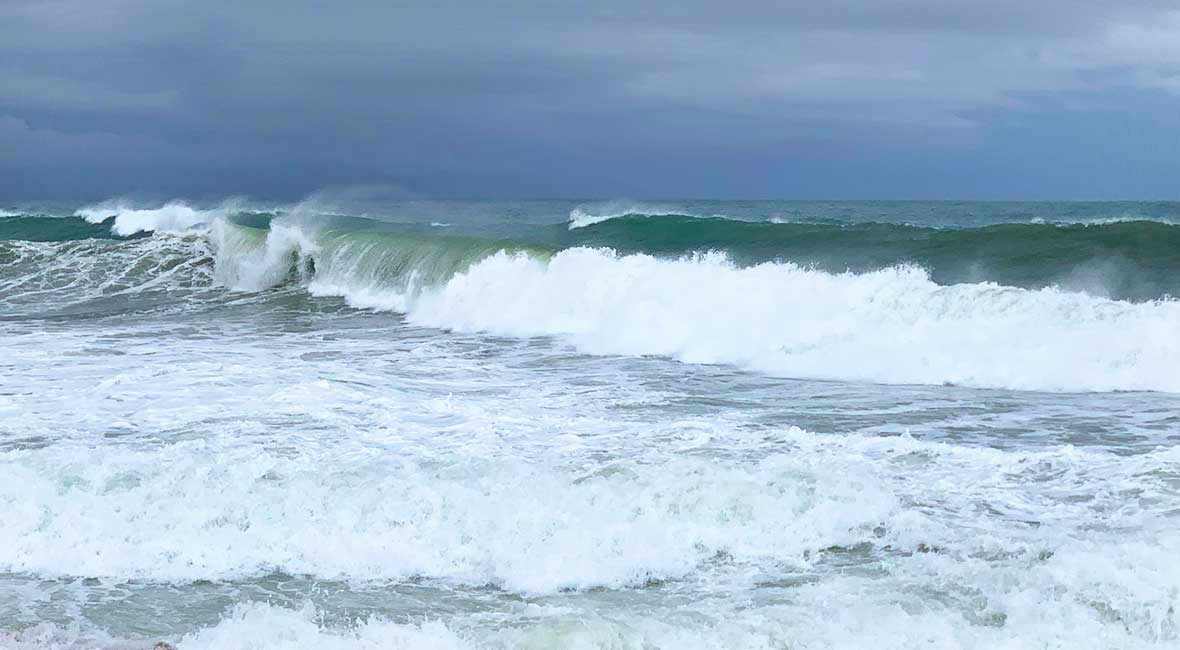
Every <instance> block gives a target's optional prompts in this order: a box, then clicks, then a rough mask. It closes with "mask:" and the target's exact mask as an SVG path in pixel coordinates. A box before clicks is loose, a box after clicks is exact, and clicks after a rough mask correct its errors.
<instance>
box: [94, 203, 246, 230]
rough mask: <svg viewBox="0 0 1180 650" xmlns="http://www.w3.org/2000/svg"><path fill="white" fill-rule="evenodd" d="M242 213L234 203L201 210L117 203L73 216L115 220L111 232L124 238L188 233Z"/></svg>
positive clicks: (173, 205)
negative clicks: (149, 234)
mask: <svg viewBox="0 0 1180 650" xmlns="http://www.w3.org/2000/svg"><path fill="white" fill-rule="evenodd" d="M241 210H242V206H241V205H240V204H237V203H232V202H231V203H225V204H222V205H220V206H217V207H215V208H210V209H198V208H194V207H192V206H191V205H189V204H188V203H186V202H184V201H178V200H174V201H169V202H168V203H165V204H164V205H162V206H160V207H155V208H140V207H136V206H134V205H131V204H130V203H126V202H123V201H118V200H116V201H113V202H104V203H98V204H95V205H90V206H86V207H84V208H80V209H78V211H77V212H75V213H74V215H75V216H78V217H81V218H83V219H85V220H86V221H89V222H90V223H103V222H105V221H107V220H109V219H113V220H114V221H113V223H112V225H111V231H112V232H113V233H115V234H116V235H120V236H124V237H125V236H128V235H133V234H135V233H139V232H179V231H183V230H189V229H191V228H193V227H195V226H200V225H206V224H210V223H212V222H214V221H216V220H218V219H221V218H224V217H226V216H229V215H231V214H234V213H236V212H240V211H241Z"/></svg>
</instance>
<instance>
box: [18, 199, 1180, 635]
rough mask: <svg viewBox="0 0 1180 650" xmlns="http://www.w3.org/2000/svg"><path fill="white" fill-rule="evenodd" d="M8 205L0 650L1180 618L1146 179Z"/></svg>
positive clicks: (935, 630)
mask: <svg viewBox="0 0 1180 650" xmlns="http://www.w3.org/2000/svg"><path fill="white" fill-rule="evenodd" d="M7 212H8V213H11V216H8V217H4V218H0V238H2V240H0V646H4V647H15V648H89V647H98V648H150V647H152V646H153V644H155V643H156V642H158V641H166V642H168V643H171V644H173V645H175V646H177V647H179V648H184V649H187V648H239V647H250V648H271V647H274V648H301V647H306V648H384V647H393V648H418V647H444V648H449V647H453V648H554V647H570V648H637V649H638V648H914V647H939V648H942V647H950V648H997V647H1004V648H1071V649H1072V648H1174V647H1177V645H1178V644H1180V565H1178V564H1177V562H1176V557H1177V554H1178V552H1180V448H1178V443H1180V370H1178V368H1180V303H1177V302H1176V301H1175V300H1173V299H1172V298H1171V296H1172V295H1175V294H1177V293H1180V292H1178V291H1177V289H1180V282H1178V278H1180V258H1178V256H1180V252H1177V251H1180V246H1172V245H1171V244H1172V243H1180V226H1176V225H1172V223H1173V221H1174V220H1176V219H1177V217H1178V216H1180V207H1178V206H1176V205H1175V204H1134V203H1132V204H940V203H916V204H904V203H902V204H865V203H852V204H839V203H837V204H799V203H765V204H762V203H749V204H729V203H708V204H700V203H697V204H693V203H680V204H676V203H666V204H648V205H636V204H625V205H624V204H618V203H616V204H613V205H605V204H581V205H579V204H577V203H575V202H570V203H561V202H549V203H455V204H423V203H411V204H397V205H386V206H380V207H379V208H372V207H371V209H369V210H364V211H362V210H356V209H352V210H342V209H340V210H328V209H326V208H324V207H323V206H316V207H315V208H314V209H313V208H311V207H309V206H306V205H300V206H243V205H241V204H235V205H229V204H226V205H220V206H196V207H194V206H191V205H188V204H181V203H172V204H168V205H163V206H160V205H155V206H150V205H146V206H129V205H125V204H123V205H120V204H115V203H111V204H104V205H99V206H90V207H86V208H83V209H77V208H76V206H71V207H69V208H68V209H63V208H60V207H52V208H46V207H43V206H42V207H33V206H8V209H7ZM341 213H346V214H347V215H348V216H342V215H341Z"/></svg>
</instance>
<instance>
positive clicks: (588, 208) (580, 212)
mask: <svg viewBox="0 0 1180 650" xmlns="http://www.w3.org/2000/svg"><path fill="white" fill-rule="evenodd" d="M649 216H651V217H660V216H679V217H692V216H694V215H686V214H684V210H683V209H680V208H675V207H670V206H663V205H659V204H653V203H640V202H635V201H623V200H614V201H603V202H597V203H583V204H581V205H579V206H578V207H576V208H574V209H573V210H571V211H570V216H569V229H570V230H576V229H578V228H586V227H587V226H593V225H594V224H598V223H602V222H604V221H610V220H611V219H623V218H628V217H630V218H642V217H649ZM710 216H714V217H718V216H719V215H710Z"/></svg>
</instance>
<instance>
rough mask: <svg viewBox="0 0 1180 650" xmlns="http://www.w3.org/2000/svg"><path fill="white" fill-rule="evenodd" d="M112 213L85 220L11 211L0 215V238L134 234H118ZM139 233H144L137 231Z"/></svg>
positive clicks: (52, 238)
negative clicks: (105, 216) (115, 230)
mask: <svg viewBox="0 0 1180 650" xmlns="http://www.w3.org/2000/svg"><path fill="white" fill-rule="evenodd" d="M114 225H115V217H114V216H110V217H107V218H106V219H103V220H101V221H97V222H93V221H87V220H86V219H83V218H82V217H48V216H42V215H23V214H14V215H9V216H3V217H0V241H37V242H54V241H76V240H79V239H127V238H129V237H133V236H137V235H134V234H132V235H117V234H115V232H114V230H113V226H114ZM138 236H146V233H139V234H138Z"/></svg>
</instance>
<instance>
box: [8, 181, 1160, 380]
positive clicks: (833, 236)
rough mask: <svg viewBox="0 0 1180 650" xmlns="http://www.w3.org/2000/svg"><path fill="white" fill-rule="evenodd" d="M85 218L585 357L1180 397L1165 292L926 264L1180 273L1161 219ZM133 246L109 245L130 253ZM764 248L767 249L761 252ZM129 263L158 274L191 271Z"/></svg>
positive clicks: (244, 287)
mask: <svg viewBox="0 0 1180 650" xmlns="http://www.w3.org/2000/svg"><path fill="white" fill-rule="evenodd" d="M78 214H79V215H81V217H82V218H83V219H85V220H86V222H87V223H98V224H101V225H102V227H105V228H109V230H110V231H111V232H112V233H113V234H114V235H117V236H127V235H132V234H136V233H143V232H146V231H155V232H157V233H163V234H157V235H156V236H155V237H153V238H151V239H152V240H159V241H173V240H175V239H176V237H177V234H176V233H184V234H183V237H187V238H189V239H191V238H192V237H194V236H199V237H202V238H205V240H207V241H208V249H209V251H207V252H201V253H195V254H199V255H211V256H212V259H213V260H214V261H215V262H214V264H213V270H212V274H211V275H212V279H211V280H210V282H213V283H216V284H219V285H222V286H224V287H229V288H231V289H235V290H239V291H258V290H262V289H266V288H269V287H274V286H278V285H282V284H287V283H296V284H298V285H302V286H305V287H306V289H307V291H308V292H309V293H310V294H312V295H313V296H335V297H340V298H343V299H344V301H346V302H347V303H348V304H349V305H350V306H353V307H356V308H363V309H375V310H388V311H395V312H399V313H402V314H405V317H406V318H407V319H408V320H409V321H410V322H412V323H415V324H419V325H423V326H430V327H437V328H441V329H447V330H455V331H463V332H486V333H493V334H498V335H505V336H518V337H538V336H542V337H556V338H558V339H559V340H561V341H563V342H566V343H568V344H571V345H573V346H574V347H576V348H577V349H578V350H580V351H582V352H586V353H591V354H606V355H658V356H665V357H670V358H674V359H678V360H680V361H684V362H687V363H706V364H728V365H734V366H738V367H741V368H746V369H750V370H754V371H758V372H764V373H770V374H774V375H781V376H787V377H795V378H808V379H832V380H854V381H868V382H881V383H914V384H957V385H965V386H975V387H994V388H1008V389H1020V390H1050V391H1112V390H1148V391H1151V390H1155V391H1168V392H1180V375H1178V374H1177V373H1176V372H1175V371H1174V369H1175V368H1176V367H1177V366H1178V365H1180V302H1177V301H1175V300H1173V299H1171V298H1169V297H1167V295H1166V294H1160V295H1162V296H1163V297H1156V298H1152V299H1146V300H1143V301H1141V302H1130V301H1127V300H1118V299H1111V298H1105V297H1101V296H1099V295H1094V294H1093V293H1088V292H1085V291H1076V290H1068V289H1073V288H1074V287H1071V286H1069V285H1068V284H1063V285H1060V286H1057V285H1048V286H1039V287H1037V286H1025V287H1022V286H1012V285H1010V284H1007V283H1003V282H996V281H991V280H988V279H984V280H982V281H980V280H969V279H968V278H965V277H959V278H957V279H958V280H960V281H953V282H948V281H946V278H945V277H943V276H944V275H945V273H946V272H945V271H940V268H942V264H941V263H931V262H930V261H929V260H931V259H935V257H937V256H938V255H941V256H943V257H939V258H937V259H943V258H948V259H949V258H954V257H958V258H962V257H963V255H964V251H965V250H969V249H970V250H975V251H977V252H979V254H981V255H984V254H986V251H987V250H988V249H989V246H994V248H995V250H996V251H1000V250H1004V251H1008V252H1007V253H1006V255H1008V256H1009V257H1010V258H1011V259H1012V260H1014V261H1013V263H1012V264H1006V265H1004V266H1005V268H1012V267H1019V261H1020V260H1021V259H1024V258H1026V257H1030V256H1035V255H1034V253H1040V254H1041V255H1042V256H1044V257H1047V258H1054V259H1056V258H1061V257H1069V256H1071V255H1072V256H1073V257H1074V258H1075V259H1083V258H1084V257H1085V256H1086V255H1089V254H1091V253H1093V254H1097V253H1095V251H1100V250H1122V251H1125V252H1126V255H1127V256H1131V255H1138V257H1137V258H1135V259H1134V260H1132V261H1133V262H1134V263H1135V264H1138V265H1139V266H1140V267H1143V268H1148V267H1150V268H1154V269H1156V270H1157V273H1156V277H1157V279H1159V281H1160V282H1165V283H1167V282H1170V278H1171V277H1172V276H1171V275H1170V274H1171V273H1173V272H1174V271H1175V269H1180V260H1176V259H1174V258H1175V257H1176V256H1178V255H1180V228H1178V227H1176V226H1170V225H1166V224H1161V223H1152V222H1120V223H1112V224H1105V225H1092V226H1080V225H1079V226H1057V225H1035V224H1024V225H1005V226H995V227H991V228H982V229H974V230H964V229H960V230H938V229H921V228H914V227H908V226H896V225H885V224H865V225H862V226H832V225H822V224H770V223H745V222H735V221H730V220H723V219H708V218H692V217H686V216H680V217H662V218H636V217H622V218H619V219H614V220H608V221H605V222H599V223H596V224H590V225H586V226H585V227H583V228H579V229H577V231H575V232H577V233H578V234H579V235H578V236H579V237H581V239H575V240H568V239H567V240H556V241H551V242H546V243H536V242H530V241H524V240H510V239H500V240H496V239H487V238H479V237H469V236H462V235H458V234H456V235H450V234H439V232H438V230H437V229H435V230H434V232H424V231H421V230H417V231H407V230H405V229H398V228H397V227H396V224H394V225H390V224H378V223H376V222H372V221H367V220H361V219H351V220H347V219H346V220H343V221H342V220H340V219H336V220H329V219H307V218H300V216H299V215H298V214H286V215H282V216H273V215H265V214H261V215H260V214H259V213H243V212H242V211H241V209H240V206H234V205H231V204H224V205H222V206H218V207H215V208H212V209H208V210H199V209H196V208H193V207H191V206H189V205H187V204H184V203H180V202H173V203H169V204H166V205H164V206H162V207H159V208H155V209H138V208H126V207H125V206H124V207H119V206H116V207H115V208H114V209H113V211H112V208H109V207H99V208H88V209H85V210H82V211H79V213H78ZM194 229H196V233H194ZM449 232H450V231H449V230H448V231H447V233H449ZM168 233H171V234H168ZM87 241H90V240H87ZM807 242H811V243H810V244H808V243H807ZM15 244H19V245H20V246H21V247H23V248H20V250H17V249H16V248H13V246H9V249H4V248H3V247H0V256H3V255H6V254H7V255H10V256H15V257H20V258H21V259H24V260H25V266H28V267H29V268H28V269H26V271H27V272H28V273H29V274H32V273H33V271H34V270H36V269H34V268H33V266H36V264H35V262H36V260H41V261H42V262H41V263H44V264H48V265H49V266H51V267H52V266H54V265H55V264H56V265H57V266H60V267H61V268H62V274H61V277H62V278H67V279H68V278H70V277H71V276H70V274H69V273H67V271H68V269H69V268H70V265H69V264H67V263H66V261H68V260H66V257H65V256H68V255H83V254H84V253H83V252H82V249H80V248H79V249H78V250H77V251H71V250H70V249H68V248H67V249H63V250H61V251H57V250H44V251H42V250H41V249H38V248H35V247H36V246H45V245H40V244H33V243H29V242H15V243H14V245H15ZM135 245H136V244H135V243H134V242H124V243H119V242H111V244H110V246H115V247H116V248H117V250H119V251H126V250H129V249H127V247H128V246H135ZM809 245H810V246H812V247H813V248H816V249H820V248H826V249H830V250H836V251H848V250H856V249H858V248H860V249H870V250H876V249H881V248H885V249H890V247H892V249H891V250H893V252H889V253H887V254H880V255H879V256H878V257H872V256H870V258H871V259H872V260H875V261H878V262H880V263H872V264H870V263H868V262H865V263H864V264H861V265H857V266H856V267H855V268H852V265H848V266H846V267H845V268H846V269H848V270H842V271H836V270H834V269H832V268H825V266H824V265H822V264H818V263H815V262H810V263H808V262H806V261H803V262H800V261H795V260H796V259H804V260H805V256H804V255H802V254H800V253H797V252H796V253H791V252H790V251H791V250H792V249H791V247H792V246H795V247H800V246H803V247H806V246H809ZM51 246H58V247H61V246H65V244H62V243H54V244H51ZM755 246H764V247H766V249H767V254H766V255H764V256H763V257H769V258H770V259H765V260H762V261H759V260H760V259H761V258H759V257H757V256H754V258H753V259H749V258H750V251H751V250H752V249H751V247H755ZM874 247H875V248H874ZM709 249H715V250H713V251H712V252H702V251H703V250H704V251H707V250H709ZM894 249H896V250H894ZM13 250H17V252H16V253H13V252H12V251H13ZM112 250H114V249H112ZM137 250H141V251H142V250H146V249H145V248H144V246H143V245H140V248H139V249H137ZM195 250H196V249H194V251H195ZM897 250H903V251H904V250H913V251H918V252H916V253H914V254H913V255H903V254H901V253H898V252H897ZM6 251H7V252H6ZM694 251H695V252H694ZM769 251H778V254H777V255H770V253H769ZM784 251H785V252H784ZM922 251H925V252H924V253H923V252H922ZM1079 251H1080V252H1079ZM169 254H172V253H169ZM996 255H1000V253H998V252H997V253H996ZM21 256H23V257H21ZM140 257H142V255H141V256H140ZM140 257H136V256H132V258H133V259H140ZM909 257H916V258H918V260H919V262H910V261H908V260H907V258H909ZM781 258H788V259H781ZM791 258H794V259H791ZM899 258H900V261H899ZM112 259H113V258H112ZM155 259H157V258H154V257H152V258H150V260H155ZM30 260H31V261H30ZM54 260H56V262H55V261H54ZM923 260H925V262H926V263H922V261H923ZM59 262H60V263H59ZM135 263H136V264H137V265H139V268H141V269H147V271H148V274H149V275H151V274H152V273H155V272H157V271H153V269H157V270H158V271H159V272H165V271H171V270H172V269H174V268H177V267H178V266H180V264H179V263H177V262H171V261H168V262H165V263H160V264H154V265H153V263H152V262H150V261H149V262H144V261H139V262H135ZM91 264H92V265H93V262H91ZM145 264H146V266H145ZM30 265H32V266H30ZM829 266H830V265H829ZM931 267H933V268H931ZM102 268H104V269H105V268H106V267H102ZM180 268H188V267H186V266H180ZM1092 270H1093V271H1094V272H1095V273H1099V274H1101V273H1102V269H1101V268H1098V269H1092ZM105 272H106V273H108V274H109V272H110V271H109V270H108V271H105ZM960 275H962V274H960ZM30 277H31V276H30ZM952 279H956V278H952ZM150 280H151V278H148V279H146V280H143V281H142V282H141V284H146V285H147V286H152V285H151V283H150ZM62 282H66V280H62ZM67 284H68V282H67ZM75 284H76V283H75ZM1013 284H1014V285H1019V284H1021V283H1020V282H1015V283H1013ZM1025 284H1033V285H1035V284H1037V283H1032V282H1026V283H1025ZM1042 284H1043V283H1042ZM71 286H72V285H71ZM136 286H138V285H136ZM1169 286H1170V285H1169ZM1067 287H1068V289H1067ZM1157 288H1158V287H1157Z"/></svg>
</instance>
